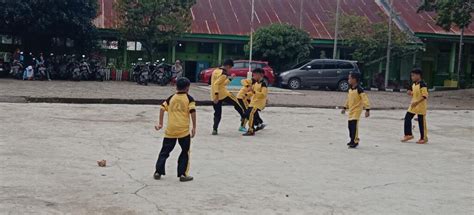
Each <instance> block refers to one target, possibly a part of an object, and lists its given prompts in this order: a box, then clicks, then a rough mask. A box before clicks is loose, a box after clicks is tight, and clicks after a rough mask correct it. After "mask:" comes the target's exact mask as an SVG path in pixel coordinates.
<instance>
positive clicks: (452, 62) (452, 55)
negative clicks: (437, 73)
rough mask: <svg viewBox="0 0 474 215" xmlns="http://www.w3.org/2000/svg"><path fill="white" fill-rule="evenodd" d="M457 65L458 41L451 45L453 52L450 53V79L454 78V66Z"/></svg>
mask: <svg viewBox="0 0 474 215" xmlns="http://www.w3.org/2000/svg"><path fill="white" fill-rule="evenodd" d="M455 66H456V43H453V44H452V45H451V52H450V54H449V76H450V79H451V80H453V79H454V77H453V76H454V68H455Z"/></svg>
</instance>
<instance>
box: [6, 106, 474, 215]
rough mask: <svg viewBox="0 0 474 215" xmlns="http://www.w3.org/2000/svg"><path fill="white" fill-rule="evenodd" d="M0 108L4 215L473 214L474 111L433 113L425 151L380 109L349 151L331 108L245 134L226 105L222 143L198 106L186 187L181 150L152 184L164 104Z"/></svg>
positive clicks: (288, 111) (289, 111)
mask: <svg viewBox="0 0 474 215" xmlns="http://www.w3.org/2000/svg"><path fill="white" fill-rule="evenodd" d="M0 110H1V111H0V119H2V120H1V121H0V169H1V170H0V172H1V174H0V186H1V189H0V214H474V206H473V205H474V204H473V202H474V190H473V187H474V169H473V166H474V165H473V164H474V163H473V144H474V141H473V140H474V133H473V132H474V125H473V122H474V121H473V117H474V115H473V112H472V111H464V110H463V111H461V110H450V111H447V110H436V111H429V113H428V118H427V119H428V128H429V137H430V143H429V144H427V145H417V144H415V143H414V142H411V143H400V142H399V138H400V137H401V136H402V126H403V121H402V118H403V116H404V111H403V110H392V111H377V110H374V111H373V112H372V116H371V118H369V119H363V120H362V121H361V123H360V137H361V145H360V148H358V149H355V150H349V149H347V147H346V143H347V141H348V138H347V133H348V132H347V129H346V127H347V125H346V123H347V121H346V120H347V118H346V116H343V115H341V114H340V113H339V112H338V110H335V109H310V108H268V109H266V110H264V112H263V113H262V118H263V119H264V120H265V121H266V123H267V124H268V127H267V129H266V130H264V131H262V132H260V133H258V134H257V136H255V137H242V136H241V134H240V133H239V132H237V125H238V117H237V115H236V114H235V113H234V111H233V110H231V108H230V107H225V108H224V114H225V115H224V117H223V120H222V126H221V128H220V133H221V134H220V135H219V136H211V135H210V127H211V121H212V120H211V119H212V118H211V117H212V112H211V108H210V107H199V109H198V135H197V137H196V138H195V139H193V141H192V142H193V146H192V154H191V159H192V160H191V174H192V175H193V176H194V177H195V180H194V181H193V182H188V183H180V182H179V181H178V179H177V178H176V177H175V174H176V158H177V156H178V154H179V152H180V149H179V147H177V148H175V151H174V152H173V154H172V155H171V157H170V159H169V161H168V163H167V171H168V175H166V176H165V177H164V178H163V180H161V181H155V180H154V179H153V178H152V174H153V172H154V164H155V160H156V158H157V153H158V151H159V150H160V147H161V141H162V139H161V137H162V136H163V133H162V132H155V131H154V130H153V125H154V122H155V119H156V117H157V113H158V112H157V111H158V107H157V106H141V105H68V104H13V103H0ZM415 134H417V136H418V130H415ZM100 159H106V160H107V167H104V168H101V167H98V166H97V164H96V161H97V160H100Z"/></svg>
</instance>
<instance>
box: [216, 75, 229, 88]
mask: <svg viewBox="0 0 474 215" xmlns="http://www.w3.org/2000/svg"><path fill="white" fill-rule="evenodd" d="M229 82H230V80H229V79H228V78H227V75H220V76H219V77H218V78H217V80H216V82H214V84H215V85H218V86H219V85H226V84H228V83H229Z"/></svg>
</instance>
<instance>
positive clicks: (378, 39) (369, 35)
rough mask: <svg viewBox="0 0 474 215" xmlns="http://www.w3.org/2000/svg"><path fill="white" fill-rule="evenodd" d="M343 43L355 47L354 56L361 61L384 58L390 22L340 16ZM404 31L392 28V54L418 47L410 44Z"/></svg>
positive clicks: (368, 61)
mask: <svg viewBox="0 0 474 215" xmlns="http://www.w3.org/2000/svg"><path fill="white" fill-rule="evenodd" d="M340 29H341V30H340V37H341V39H342V43H343V44H344V45H347V46H349V47H351V48H353V49H354V52H353V54H352V57H353V59H354V60H357V61H359V62H361V63H370V62H372V61H376V60H378V59H383V57H384V56H385V55H386V51H387V43H388V23H370V21H369V19H368V18H367V17H363V16H355V15H344V16H341V18H340ZM409 42H410V40H409V38H408V36H407V34H405V33H404V32H401V31H400V30H398V29H397V27H396V26H395V25H394V26H393V28H392V54H393V55H394V56H396V55H401V54H403V53H406V52H408V51H410V50H412V49H415V48H417V47H415V46H413V45H410V44H409Z"/></svg>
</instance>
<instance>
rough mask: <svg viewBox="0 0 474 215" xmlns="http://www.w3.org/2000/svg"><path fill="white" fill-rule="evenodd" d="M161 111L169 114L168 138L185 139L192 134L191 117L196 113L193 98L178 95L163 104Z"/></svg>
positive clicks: (166, 131)
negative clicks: (191, 114) (190, 129)
mask: <svg viewBox="0 0 474 215" xmlns="http://www.w3.org/2000/svg"><path fill="white" fill-rule="evenodd" d="M161 109H162V110H164V111H166V112H168V124H167V125H166V130H165V137H166V138H183V137H186V136H188V135H189V134H190V133H189V125H190V117H189V115H190V113H192V112H195V111H196V102H195V101H194V99H193V97H191V96H190V95H188V94H187V93H180V92H179V93H176V94H174V95H172V96H170V97H169V98H168V99H166V101H164V102H163V104H162V105H161Z"/></svg>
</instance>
